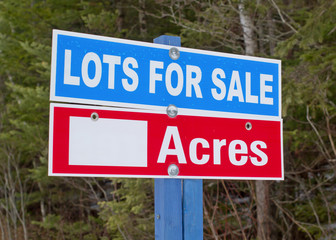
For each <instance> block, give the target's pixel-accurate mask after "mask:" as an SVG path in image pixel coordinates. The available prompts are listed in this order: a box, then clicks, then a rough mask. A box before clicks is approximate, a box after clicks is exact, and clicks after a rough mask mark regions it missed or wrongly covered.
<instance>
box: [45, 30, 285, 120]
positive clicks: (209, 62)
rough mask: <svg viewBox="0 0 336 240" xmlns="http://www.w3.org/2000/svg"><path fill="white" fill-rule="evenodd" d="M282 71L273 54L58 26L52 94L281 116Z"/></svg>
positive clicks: (140, 105)
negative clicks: (193, 46) (159, 41)
mask: <svg viewBox="0 0 336 240" xmlns="http://www.w3.org/2000/svg"><path fill="white" fill-rule="evenodd" d="M172 48H174V49H172ZM169 52H171V54H169ZM280 69H281V62H280V61H279V60H274V59H265V58H257V57H249V56H241V55H234V54H225V53H220V52H211V51H203V50H196V49H190V48H182V47H172V46H167V45H159V44H153V43H145V42H138V41H130V40H123V39H116V38H109V37H101V36H95V35H88V34H80V33H73V32H66V31H59V30H54V32H53V50H52V73H51V95H50V99H51V100H53V101H61V102H73V103H86V104H95V105H108V106H121V107H136V108H143V109H144V108H145V109H146V108H149V109H153V108H162V107H167V106H168V105H170V104H174V105H176V106H177V107H178V108H179V109H191V110H201V111H212V112H224V113H227V114H231V115H233V116H236V115H237V116H239V115H240V114H243V115H246V114H248V115H256V116H260V117H261V118H262V117H263V116H269V117H276V118H280V116H281V112H280V111H281V110H280V109H281V107H280V104H281V94H280V92H281V73H280Z"/></svg>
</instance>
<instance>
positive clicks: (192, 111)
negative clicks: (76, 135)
mask: <svg viewBox="0 0 336 240" xmlns="http://www.w3.org/2000/svg"><path fill="white" fill-rule="evenodd" d="M58 35H66V36H72V37H79V38H86V39H93V40H101V41H107V42H116V43H123V44H129V45H136V46H144V47H149V48H156V49H157V48H159V49H168V50H169V49H170V48H171V47H172V46H169V45H163V44H156V43H148V42H141V41H135V40H128V39H120V38H113V37H106V36H99V35H93V34H86V33H77V32H70V31H64V30H58V29H54V30H53V39H52V56H51V78H50V101H55V102H68V103H79V104H91V105H99V106H111V107H114V106H116V107H125V108H137V109H147V110H159V111H162V110H163V109H166V107H162V106H155V105H147V104H136V103H122V102H113V101H103V100H91V99H81V98H71V97H59V96H56V89H55V87H56V67H57V66H56V62H57V40H58ZM177 48H178V49H179V51H180V52H189V53H198V54H203V55H210V56H218V57H227V58H234V59H242V60H251V61H258V62H266V63H274V64H277V65H278V73H279V76H278V89H279V90H278V102H279V103H278V104H279V107H278V111H279V112H278V116H268V115H259V114H247V113H246V114H244V113H231V112H222V111H211V110H198V109H190V108H180V110H179V111H182V112H183V114H192V115H193V114H196V115H198V116H210V117H216V116H218V115H219V116H221V117H227V118H240V115H241V116H243V117H244V118H250V119H255V118H256V119H261V120H273V119H274V120H276V119H278V120H279V119H281V109H282V95H281V60H278V59H272V58H262V57H254V56H247V55H238V54H231V53H223V52H214V51H208V50H200V49H193V48H185V47H177ZM177 107H178V106H177Z"/></svg>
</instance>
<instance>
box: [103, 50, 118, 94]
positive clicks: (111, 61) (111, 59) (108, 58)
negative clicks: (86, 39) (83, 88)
mask: <svg viewBox="0 0 336 240" xmlns="http://www.w3.org/2000/svg"><path fill="white" fill-rule="evenodd" d="M103 62H104V63H107V64H108V65H109V70H108V88H109V89H114V79H115V65H120V57H119V56H113V55H106V54H104V55H103Z"/></svg>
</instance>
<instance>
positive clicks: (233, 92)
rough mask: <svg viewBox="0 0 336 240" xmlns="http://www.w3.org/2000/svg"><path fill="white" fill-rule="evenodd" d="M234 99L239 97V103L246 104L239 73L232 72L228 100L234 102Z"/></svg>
mask: <svg viewBox="0 0 336 240" xmlns="http://www.w3.org/2000/svg"><path fill="white" fill-rule="evenodd" d="M235 86H237V88H235ZM233 97H238V100H239V102H244V96H243V90H242V86H241V82H240V78H239V72H238V71H232V76H231V82H230V87H229V93H228V97H227V100H228V101H232V98H233Z"/></svg>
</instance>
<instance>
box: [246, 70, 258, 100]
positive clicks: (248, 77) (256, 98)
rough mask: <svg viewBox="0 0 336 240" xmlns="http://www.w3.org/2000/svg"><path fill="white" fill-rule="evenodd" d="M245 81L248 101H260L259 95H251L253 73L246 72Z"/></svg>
mask: <svg viewBox="0 0 336 240" xmlns="http://www.w3.org/2000/svg"><path fill="white" fill-rule="evenodd" d="M245 83H246V86H245V87H246V88H245V90H246V102H249V103H258V96H253V95H251V73H250V72H246V73H245Z"/></svg>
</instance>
